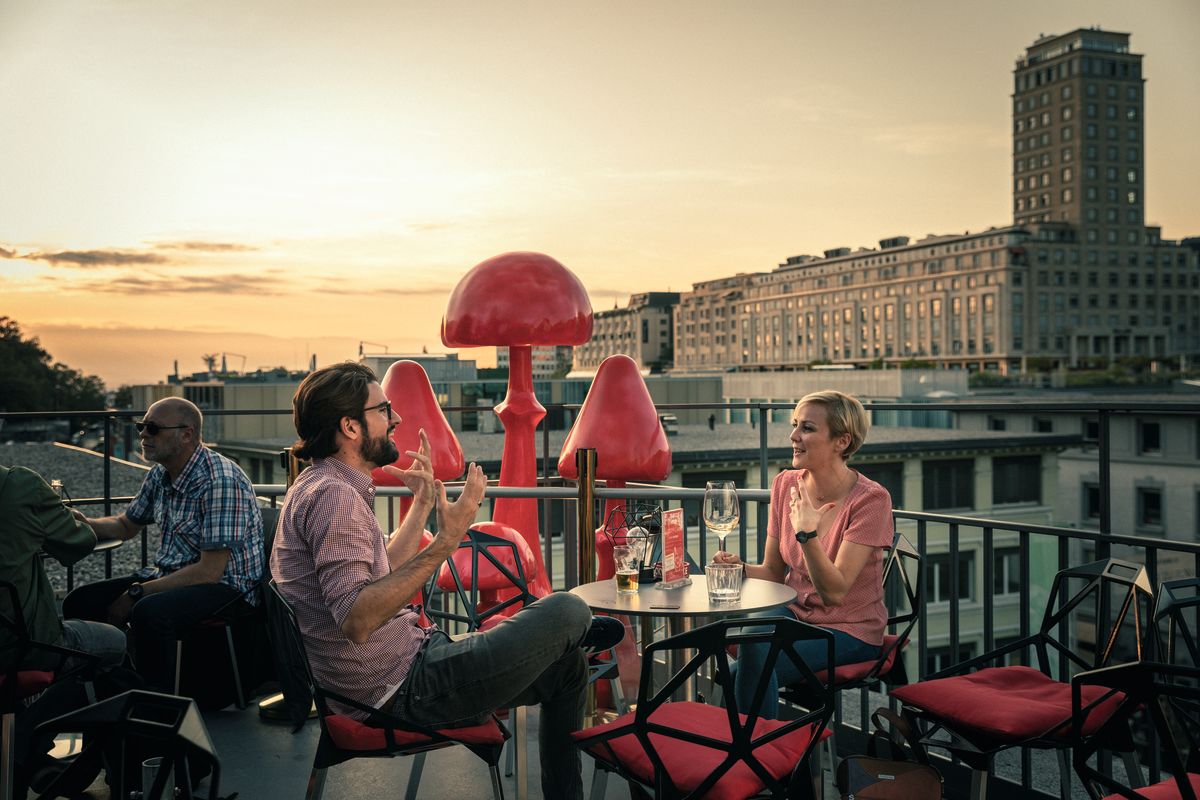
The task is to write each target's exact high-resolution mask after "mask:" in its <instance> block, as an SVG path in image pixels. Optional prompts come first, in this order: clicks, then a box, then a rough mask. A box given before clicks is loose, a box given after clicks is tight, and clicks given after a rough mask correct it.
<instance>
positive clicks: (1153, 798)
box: [1104, 772, 1200, 800]
mask: <svg viewBox="0 0 1200 800" xmlns="http://www.w3.org/2000/svg"><path fill="white" fill-rule="evenodd" d="M1188 783H1190V784H1192V791H1193V792H1195V793H1196V796H1197V797H1200V775H1197V774H1196V773H1194V772H1189V773H1188ZM1134 791H1136V792H1137V793H1138V794H1139V795H1140V796H1142V797H1144V798H1146V800H1179V798H1180V797H1181V795H1180V794H1179V784H1177V783H1175V779H1174V778H1167V779H1166V780H1165V781H1159V782H1158V783H1156V784H1154V785H1153V786H1147V787H1146V788H1145V789H1135V790H1134ZM1104 800H1121V795H1119V794H1110V795H1109V796H1108V797H1106V798H1104Z"/></svg>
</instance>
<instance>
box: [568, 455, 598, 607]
mask: <svg viewBox="0 0 1200 800" xmlns="http://www.w3.org/2000/svg"><path fill="white" fill-rule="evenodd" d="M575 469H576V471H577V472H578V473H579V506H578V508H577V509H576V514H577V519H578V520H579V524H578V525H577V526H576V529H577V532H578V534H577V535H578V537H579V559H578V561H577V562H576V563H575V576H574V578H575V580H571V578H572V576H571V575H569V574H568V575H567V585H568V586H578V585H580V584H584V583H591V582H592V581H594V580H596V536H595V534H594V533H593V531H595V530H596V526H597V522H596V495H595V482H596V451H595V449H594V448H590V447H584V448H580V449H579V450H576V451H575ZM566 552H567V553H569V552H570V551H569V550H568V551H566ZM564 555H565V554H564ZM563 560H564V561H565V562H566V565H565V566H567V567H568V568H569V567H570V565H571V559H570V558H564V559H563Z"/></svg>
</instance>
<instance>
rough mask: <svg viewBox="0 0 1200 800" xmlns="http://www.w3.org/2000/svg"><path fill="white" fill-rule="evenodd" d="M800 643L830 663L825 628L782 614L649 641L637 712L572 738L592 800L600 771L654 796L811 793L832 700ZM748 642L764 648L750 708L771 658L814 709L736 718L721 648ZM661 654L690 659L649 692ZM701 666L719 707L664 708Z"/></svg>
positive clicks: (756, 703) (759, 697)
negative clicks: (790, 670)
mask: <svg viewBox="0 0 1200 800" xmlns="http://www.w3.org/2000/svg"><path fill="white" fill-rule="evenodd" d="M809 640H819V641H823V642H824V644H825V647H826V648H827V651H828V657H829V659H830V660H832V658H833V637H832V635H831V634H830V633H829V632H828V631H825V630H822V629H820V628H816V627H814V626H811V625H806V624H805V623H803V622H798V621H797V620H794V619H791V618H786V617H768V618H764V619H755V620H753V621H752V622H751V621H747V620H736V619H733V620H721V621H719V622H714V623H712V624H710V625H705V626H704V627H702V628H696V629H695V630H691V631H687V632H685V633H682V634H679V635H677V636H672V637H670V638H668V639H664V640H662V641H659V642H654V643H652V644H651V645H650V646H649V647H647V648H646V652H645V657H644V658H643V661H642V674H641V683H640V686H639V688H638V702H637V708H636V710H635V711H633V712H631V713H628V714H625V715H623V716H621V717H619V718H618V719H616V720H614V721H613V722H610V723H608V724H605V725H600V726H597V727H594V728H588V729H586V730H582V731H578V732H576V733H574V734H572V737H573V738H574V739H575V743H576V744H577V745H578V746H579V747H580V748H582V749H583V750H584V752H586V753H588V754H589V755H591V756H592V757H593V758H594V759H595V761H596V772H595V777H594V780H593V783H592V800H599V798H602V797H603V796H604V792H605V788H606V783H607V778H608V773H609V772H614V773H616V774H618V775H620V776H621V777H623V778H625V779H626V780H628V781H629V782H630V783H631V784H634V785H637V786H640V787H642V788H644V789H645V790H646V791H649V792H652V793H653V795H654V797H655V798H678V799H679V800H692V799H693V798H700V797H720V798H750V797H774V798H783V797H788V798H793V797H807V796H812V795H813V794H814V793H815V778H814V775H815V773H814V770H813V766H812V755H813V752H814V751H815V749H816V747H817V746H818V744H819V742H820V741H821V739H823V738H824V737H825V736H826V735H827V733H828V730H827V728H828V725H829V719H830V717H831V716H832V715H833V693H832V692H831V691H830V690H829V688H828V686H825V685H824V684H823V683H822V682H821V681H820V680H818V678H817V676H816V675H815V674H814V673H813V672H812V670H811V669H809V667H808V665H807V664H805V663H804V661H803V660H802V659H801V658H800V657H799V656H798V655H797V654H796V652H795V651H794V649H793V648H794V646H795V645H796V643H798V642H802V641H809ZM751 643H754V644H757V643H769V644H770V649H769V651H768V655H767V659H766V667H765V669H764V671H763V674H762V676H761V677H760V679H759V682H758V684H757V685H756V687H755V693H754V700H753V706H752V707H753V708H759V707H761V705H762V701H763V698H764V695H765V694H766V690H767V683H768V678H769V675H770V673H771V671H772V670H773V669H774V668H775V665H776V663H777V662H778V659H780V658H787V659H789V660H791V661H792V662H793V664H795V666H796V668H797V669H799V670H800V672H801V673H802V674H803V675H804V676H805V678H806V679H807V682H809V683H810V684H811V685H812V686H814V687H817V686H820V687H822V688H821V689H815V690H814V692H813V697H814V698H816V699H817V700H819V702H815V703H813V705H812V706H811V707H809V708H808V709H806V710H805V711H804V713H802V714H801V715H800V716H798V717H797V718H796V719H792V720H786V721H785V720H766V719H761V718H760V717H759V715H758V712H757V711H752V712H751V713H749V714H741V713H739V710H738V708H737V699H736V697H735V696H734V693H733V676H732V674H731V672H730V669H729V662H730V658H729V652H728V648H729V647H730V646H731V645H739V644H751ZM669 650H682V651H689V652H688V653H687V654H686V655H684V656H683V657H681V659H680V660H681V662H682V665H681V666H680V667H679V668H678V669H677V670H676V671H675V672H674V673H673V674H671V675H670V676H669V678H668V680H667V681H666V683H665V684H664V685H663V686H662V687H661V688H659V689H658V691H654V690H653V689H652V687H651V683H652V680H653V665H654V660H655V659H654V656H655V654H656V653H658V652H660V651H669ZM690 651H694V652H690ZM708 663H715V664H716V676H715V680H716V683H717V684H718V685H719V686H721V687H722V689H723V690H724V696H725V697H726V698H727V705H726V707H725V708H720V707H718V706H711V705H705V704H703V703H696V702H690V701H682V702H672V701H671V696H672V695H673V694H674V693H675V692H676V691H677V690H678V689H679V688H680V687H681V686H682V685H683V684H684V682H685V681H687V680H688V679H689V678H692V677H693V676H694V675H696V673H697V672H698V671H699V670H700V669H701V667H702V666H704V665H706V664H708Z"/></svg>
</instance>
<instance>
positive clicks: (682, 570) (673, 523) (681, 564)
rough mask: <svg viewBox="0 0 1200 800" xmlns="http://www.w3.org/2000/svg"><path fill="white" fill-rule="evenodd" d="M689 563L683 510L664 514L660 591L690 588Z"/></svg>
mask: <svg viewBox="0 0 1200 800" xmlns="http://www.w3.org/2000/svg"><path fill="white" fill-rule="evenodd" d="M691 583H692V579H691V578H690V577H688V563H687V556H686V551H685V549H684V545H683V509H682V508H676V509H672V510H671V511H664V512H663V513H662V581H660V582H659V583H658V584H657V588H659V589H678V588H679V587H680V586H690V585H691Z"/></svg>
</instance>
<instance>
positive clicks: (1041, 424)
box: [1033, 417, 1054, 433]
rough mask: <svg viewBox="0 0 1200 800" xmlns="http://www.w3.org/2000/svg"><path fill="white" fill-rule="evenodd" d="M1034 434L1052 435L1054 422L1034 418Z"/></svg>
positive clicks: (1042, 418) (1046, 418) (1043, 418)
mask: <svg viewBox="0 0 1200 800" xmlns="http://www.w3.org/2000/svg"><path fill="white" fill-rule="evenodd" d="M1033 431H1034V433H1054V420H1052V419H1049V418H1048V417H1034V419H1033Z"/></svg>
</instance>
